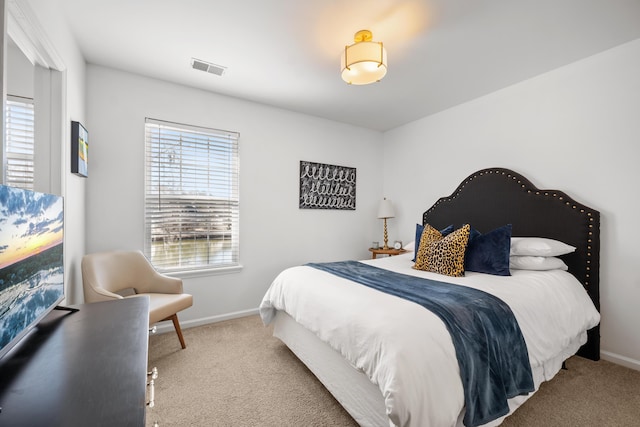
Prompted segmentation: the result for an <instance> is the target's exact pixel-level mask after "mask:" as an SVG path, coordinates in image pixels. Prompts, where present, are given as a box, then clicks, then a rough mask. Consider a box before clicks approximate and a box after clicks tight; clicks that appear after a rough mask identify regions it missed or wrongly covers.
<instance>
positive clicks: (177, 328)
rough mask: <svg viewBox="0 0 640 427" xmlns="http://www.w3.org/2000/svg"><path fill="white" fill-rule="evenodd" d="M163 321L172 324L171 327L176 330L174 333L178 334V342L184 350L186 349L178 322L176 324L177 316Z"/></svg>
mask: <svg viewBox="0 0 640 427" xmlns="http://www.w3.org/2000/svg"><path fill="white" fill-rule="evenodd" d="M163 320H171V321H172V322H173V327H174V328H175V329H176V333H177V334H178V339H179V340H180V345H181V346H182V349H183V350H184V349H185V348H187V345H186V344H185V343H184V337H183V336H182V329H180V322H178V314H174V315H173V316H169V317H167V318H166V319H163Z"/></svg>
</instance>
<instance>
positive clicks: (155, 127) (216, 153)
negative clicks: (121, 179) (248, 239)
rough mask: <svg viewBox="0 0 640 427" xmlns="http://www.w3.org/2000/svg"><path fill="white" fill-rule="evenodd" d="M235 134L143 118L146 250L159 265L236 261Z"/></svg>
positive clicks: (193, 266)
mask: <svg viewBox="0 0 640 427" xmlns="http://www.w3.org/2000/svg"><path fill="white" fill-rule="evenodd" d="M238 136H239V135H238V134H237V133H235V132H227V131H220V130H216V129H207V128H201V127H197V126H190V125H184V124H178V123H170V122H165V121H160V120H154V119H146V122H145V151H146V155H145V158H146V165H145V171H146V173H145V240H146V247H145V252H146V255H147V257H148V258H149V259H150V260H151V262H152V264H153V265H154V266H155V267H156V268H158V269H159V270H161V271H165V272H167V271H188V270H206V269H213V268H221V267H233V266H237V265H239V260H238V254H239V230H238V226H239V195H238Z"/></svg>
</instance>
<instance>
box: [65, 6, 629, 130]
mask: <svg viewBox="0 0 640 427" xmlns="http://www.w3.org/2000/svg"><path fill="white" fill-rule="evenodd" d="M59 1H60V3H61V5H62V9H63V11H64V13H65V14H66V15H67V17H68V22H69V26H70V28H71V30H72V32H73V34H74V35H75V37H76V39H77V42H78V44H79V45H80V48H81V50H82V53H83V55H84V56H85V58H86V61H87V62H88V63H91V64H98V65H104V66H109V67H113V68H117V69H121V70H125V71H129V72H133V73H137V74H141V75H145V76H149V77H154V78H158V79H162V80H166V81H170V82H175V83H179V84H183V85H187V86H192V87H196V88H201V89H204V90H208V91H211V92H216V93H220V94H225V95H229V96H234V97H238V98H243V99H248V100H251V101H255V102H260V103H264V104H268V105H273V106H277V107H281V108H285V109H289V110H293V111H299V112H302V113H306V114H311V115H315V116H319V117H325V118H328V119H332V120H337V121H341V122H345V123H351V124H354V125H357V126H363V127H367V128H371V129H376V130H381V131H384V130H388V129H392V128H394V127H396V126H399V125H402V124H404V123H407V122H410V121H413V120H415V119H418V118H420V117H424V116H426V115H429V114H433V113H436V112H438V111H442V110H444V109H446V108H449V107H452V106H455V105H457V104H460V103H463V102H466V101H469V100H471V99H474V98H477V97H479V96H482V95H484V94H487V93H490V92H494V91H496V90H498V89H501V88H504V87H506V86H509V85H511V84H514V83H517V82H519V81H522V80H524V79H527V78H530V77H533V76H536V75H538V74H541V73H544V72H546V71H549V70H552V69H555V68H558V67H560V66H563V65H565V64H568V63H571V62H574V61H576V60H579V59H581V58H585V57H587V56H590V55H593V54H596V53H598V52H601V51H604V50H606V49H609V48H611V47H614V46H616V45H619V44H622V43H624V42H627V41H630V40H633V39H636V38H640V0H405V1H393V0H180V1H178V0H108V1H105V0H59ZM360 29H369V30H371V31H372V32H373V38H374V40H375V41H382V42H384V45H385V47H386V49H387V54H388V63H389V66H388V73H387V75H386V77H385V78H384V79H383V80H382V81H381V82H379V83H376V84H372V85H367V86H349V85H347V84H346V83H344V82H343V81H342V80H341V79H340V70H339V68H340V55H341V53H342V50H343V48H344V46H345V45H346V44H352V43H353V35H354V33H355V32H356V31H358V30H360ZM192 57H195V58H198V59H201V60H204V61H208V62H212V63H215V64H219V65H223V66H225V67H228V69H227V72H226V73H225V75H224V76H222V77H218V76H215V75H213V74H208V73H203V72H201V71H196V70H194V69H192V68H191V66H190V61H191V58H192Z"/></svg>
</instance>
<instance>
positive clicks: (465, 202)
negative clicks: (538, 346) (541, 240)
mask: <svg viewBox="0 0 640 427" xmlns="http://www.w3.org/2000/svg"><path fill="white" fill-rule="evenodd" d="M422 222H423V224H426V223H429V224H431V225H432V226H434V227H435V228H437V229H439V228H443V227H446V226H447V225H449V224H454V225H456V227H458V226H460V225H462V224H466V223H469V224H471V225H472V226H473V227H474V228H476V229H477V230H479V231H480V232H482V233H486V232H488V231H491V230H493V229H495V228H497V227H500V226H503V225H505V224H512V226H513V231H512V235H513V236H518V237H528V236H530V237H548V238H552V239H556V240H560V241H562V242H565V243H567V244H569V245H571V246H575V247H576V248H577V249H576V251H575V252H574V253H571V254H569V255H564V256H562V259H563V260H564V261H565V262H566V264H567V266H568V267H569V272H570V273H572V274H573V275H574V276H575V277H576V278H577V279H578V280H579V281H580V283H582V284H583V285H584V287H585V289H586V290H587V293H588V294H589V296H590V297H591V300H592V301H593V303H594V305H595V306H596V308H597V309H598V310H600V289H599V273H600V213H599V212H598V211H596V210H594V209H591V208H589V207H587V206H585V205H582V204H580V203H578V202H576V201H575V200H573V199H572V198H571V197H569V196H567V195H566V194H565V193H563V192H562V191H558V190H540V189H538V188H536V187H534V185H533V184H532V183H531V182H530V181H529V180H528V179H526V178H525V177H523V176H522V175H520V174H518V173H516V172H514V171H511V170H509V169H502V168H490V169H483V170H481V171H478V172H475V173H473V174H471V175H469V177H467V178H466V179H465V180H464V181H462V183H461V184H460V185H459V186H458V188H456V190H455V191H454V192H453V194H451V195H450V196H448V197H442V198H440V199H439V200H438V201H437V202H436V203H435V204H434V205H433V206H432V207H431V208H429V209H428V210H427V211H426V212H425V213H424V214H423V216H422ZM578 354H579V355H581V356H583V357H587V358H589V359H592V360H598V359H599V358H600V327H599V326H596V327H595V328H593V329H591V330H590V331H589V336H588V341H587V343H586V344H585V345H584V346H582V348H581V349H580V351H579V352H578Z"/></svg>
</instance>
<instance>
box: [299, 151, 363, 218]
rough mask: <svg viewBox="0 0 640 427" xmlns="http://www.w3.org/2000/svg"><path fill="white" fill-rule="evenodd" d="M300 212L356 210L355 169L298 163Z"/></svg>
mask: <svg viewBox="0 0 640 427" xmlns="http://www.w3.org/2000/svg"><path fill="white" fill-rule="evenodd" d="M300 209H339V210H355V209H356V168H350V167H346V166H337V165H327V164H324V163H314V162H307V161H304V160H301V161H300Z"/></svg>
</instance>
